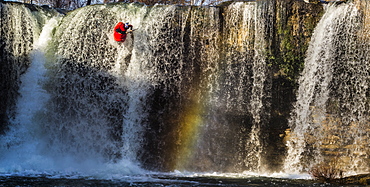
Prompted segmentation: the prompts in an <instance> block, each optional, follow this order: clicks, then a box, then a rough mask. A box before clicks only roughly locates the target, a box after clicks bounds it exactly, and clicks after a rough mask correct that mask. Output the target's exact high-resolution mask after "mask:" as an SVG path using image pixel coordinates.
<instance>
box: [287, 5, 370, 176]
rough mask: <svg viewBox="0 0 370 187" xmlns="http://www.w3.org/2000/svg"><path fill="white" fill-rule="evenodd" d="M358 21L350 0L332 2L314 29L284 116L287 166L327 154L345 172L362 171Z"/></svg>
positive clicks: (363, 72)
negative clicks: (287, 114) (294, 96)
mask: <svg viewBox="0 0 370 187" xmlns="http://www.w3.org/2000/svg"><path fill="white" fill-rule="evenodd" d="M361 21H362V19H361V14H360V12H359V10H358V9H357V7H356V6H355V5H353V4H343V5H338V6H334V5H332V6H328V7H327V8H326V13H325V14H324V16H323V18H322V19H321V21H320V22H319V24H318V25H317V27H316V29H315V31H314V35H313V37H312V40H311V44H310V47H309V49H308V51H307V58H306V60H305V69H304V71H303V73H302V76H301V78H300V80H299V90H298V96H297V102H296V104H295V110H294V111H293V115H292V118H291V121H290V126H291V128H292V135H291V139H290V141H289V142H288V148H289V150H288V156H287V158H286V161H285V170H286V171H288V172H302V171H307V170H308V169H309V168H310V167H312V166H314V165H315V164H318V163H320V162H327V163H330V162H331V161H332V159H333V158H334V159H336V160H338V159H339V160H340V161H339V163H344V164H341V165H340V166H336V167H340V168H341V169H342V170H344V171H345V172H353V171H354V172H364V171H368V169H367V168H368V162H367V161H366V157H367V155H368V154H369V151H368V148H366V147H367V146H364V145H367V144H368V135H367V133H366V129H368V126H369V114H368V106H369V103H368V83H369V68H368V66H369V62H368V60H367V59H368V57H367V56H368V54H366V53H367V52H366V50H367V49H368V47H367V45H368V44H366V43H365V42H364V41H363V40H361V39H360V38H361V37H362V36H363V34H364V33H363V32H360V31H361V30H360V28H361ZM360 46H361V47H360Z"/></svg>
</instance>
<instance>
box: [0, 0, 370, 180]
mask: <svg viewBox="0 0 370 187" xmlns="http://www.w3.org/2000/svg"><path fill="white" fill-rule="evenodd" d="M277 5H279V3H276V1H255V2H230V3H227V4H223V5H220V6H214V7H207V6H201V7H198V6H173V5H155V6H145V5H142V4H138V3H113V4H101V5H94V6H86V7H83V8H80V9H76V10H74V11H70V12H69V13H68V14H67V15H63V16H62V15H60V14H57V13H55V12H54V13H51V12H49V11H46V9H45V8H40V7H38V8H32V7H33V6H31V5H28V6H30V7H26V6H25V5H22V4H14V3H4V4H3V3H0V8H1V12H0V14H1V15H2V17H1V22H0V25H1V35H0V49H3V50H1V51H0V53H1V57H0V59H1V60H2V62H1V63H0V66H1V68H0V71H1V73H0V76H2V77H1V79H0V83H1V85H5V86H4V89H3V90H1V92H0V93H1V94H2V95H0V96H1V97H0V99H1V100H6V105H5V106H2V108H0V112H1V116H0V117H2V119H1V120H3V121H8V122H9V124H8V123H7V122H4V123H2V122H1V124H0V125H1V127H2V129H0V133H2V132H4V133H2V134H1V136H0V139H1V142H0V149H1V153H0V163H2V164H1V165H0V171H2V170H12V171H26V170H27V171H28V170H37V171H42V172H48V171H50V172H57V173H58V172H63V171H66V172H67V173H68V172H82V173H90V174H91V173H94V174H96V172H97V173H100V174H107V175H109V174H112V173H110V172H116V173H119V174H121V173H123V174H137V173H142V172H145V171H144V170H143V169H146V170H154V171H175V170H180V171H193V172H208V171H215V172H239V173H242V172H244V171H250V172H260V173H262V172H266V171H268V170H270V169H272V168H273V170H275V171H276V170H278V169H281V168H280V167H282V165H284V166H283V167H284V168H283V169H284V170H285V171H286V172H304V171H307V170H309V168H310V167H312V166H314V165H315V164H318V163H320V162H326V161H328V162H329V161H330V159H332V158H338V157H340V158H341V161H343V162H342V163H343V166H341V167H343V169H344V170H345V171H347V172H351V171H354V172H362V171H367V170H366V168H367V167H368V162H367V161H366V158H367V156H368V155H369V149H368V148H367V146H365V145H367V144H368V135H367V133H366V132H367V131H368V125H369V120H368V118H369V117H368V116H369V113H368V110H369V101H368V100H369V99H368V97H369V88H368V81H369V69H368V66H369V64H368V61H369V59H368V54H367V50H368V49H369V45H368V42H367V41H368V39H366V38H367V37H368V36H367V35H366V31H367V30H368V29H366V25H365V21H366V20H365V19H362V18H363V14H364V12H361V11H360V10H359V9H358V7H357V6H355V5H353V4H352V3H342V4H340V5H327V6H326V5H325V14H324V15H323V17H322V19H321V21H320V22H319V23H318V25H317V27H316V29H315V31H314V33H313V36H312V38H311V42H310V46H309V49H308V51H307V52H306V59H305V68H304V70H303V72H302V74H301V76H300V79H299V80H298V85H299V88H298V89H297V93H296V94H297V95H296V98H297V101H296V102H295V103H294V109H293V111H290V109H289V108H288V109H282V108H284V107H279V109H274V108H273V106H275V107H276V105H278V104H279V102H281V101H282V100H283V99H281V98H278V99H279V102H274V99H272V98H274V97H281V95H283V94H285V93H290V92H293V89H294V86H291V85H288V86H286V85H276V84H280V82H279V80H280V79H284V80H283V81H281V82H287V83H288V82H289V84H293V81H294V80H289V78H292V77H291V76H290V75H286V74H284V73H282V72H283V71H284V70H283V68H287V69H288V70H289V67H290V66H291V64H283V63H285V60H287V61H289V62H287V63H293V62H294V63H300V62H297V61H298V60H297V59H301V58H303V57H301V56H300V57H299V58H294V57H291V55H292V54H294V53H293V52H292V53H290V52H291V51H289V50H290V49H291V48H292V46H291V44H295V43H294V42H292V41H291V40H294V39H295V38H296V37H301V35H300V34H297V32H299V31H300V29H296V27H300V26H301V27H306V26H307V27H308V25H309V24H313V25H315V24H316V22H315V21H312V20H311V19H310V18H309V16H307V15H305V16H302V17H299V16H298V17H294V18H293V16H292V18H289V19H288V18H286V19H285V18H280V17H279V16H278V15H277V14H278V13H277V11H278V10H277V9H279V8H281V7H278V6H277ZM281 6H283V4H281ZM35 7H37V6H35ZM302 7H303V8H304V10H311V8H312V9H314V8H316V7H319V8H317V10H315V11H316V12H315V15H318V14H319V11H321V10H322V7H320V5H313V4H305V3H304V2H301V1H297V2H295V4H294V10H300V8H302ZM50 11H51V10H50ZM283 11H284V13H282V14H281V15H280V14H279V15H280V16H285V15H287V16H288V15H289V14H291V12H290V10H286V9H284V10H283ZM297 12H299V13H300V11H297ZM12 17H15V18H12ZM300 19H305V20H302V21H301V20H300ZM310 20H311V21H310ZM313 20H316V19H313ZM120 21H123V22H129V23H130V24H132V25H133V26H134V28H135V29H136V30H135V31H134V32H133V33H130V34H128V36H127V40H126V41H125V42H124V43H119V42H116V41H114V39H113V34H112V32H113V31H112V30H113V28H114V26H115V25H116V24H117V23H118V22H120ZM294 21H296V22H297V23H295V22H294ZM24 22H25V23H27V25H29V26H27V27H26V26H24V24H23V23H24ZM277 22H279V23H277ZM280 22H284V23H280ZM285 22H287V23H285ZM288 22H292V23H288ZM293 22H294V23H293ZM8 25H9V26H10V27H9V29H6V28H7V26H8ZM290 26H291V27H292V28H293V29H295V30H294V32H285V31H286V30H284V29H288V27H290ZM285 27H286V28H285ZM313 27H314V26H312V28H313ZM276 28H279V30H277V31H275V30H276ZM310 28H311V27H310ZM310 28H305V29H301V30H303V31H304V34H302V36H303V35H305V36H304V37H306V38H304V39H299V40H296V41H297V43H299V42H301V43H302V42H304V41H305V40H306V39H307V38H309V36H310V34H311V32H312V31H310ZM3 33H4V34H3ZM289 34H292V35H293V36H286V35H289ZM13 36H15V37H13ZM280 37H289V38H280ZM279 42H280V43H284V44H280V43H279ZM290 42H291V43H290ZM307 42H308V41H307ZM275 47H277V48H279V47H281V48H283V50H282V51H289V54H282V53H283V52H282V51H279V49H276V50H275V49H274V50H273V48H275ZM296 47H299V46H296ZM297 51H299V50H297ZM297 51H295V52H297ZM300 52H302V51H300ZM286 53H288V52H286ZM282 59H283V60H282ZM278 60H282V61H284V62H276V61H278ZM3 62H5V63H3ZM280 65H282V66H281V67H280ZM285 65H286V66H285ZM283 66H284V67H283ZM3 78H4V79H3ZM277 79H279V80H278V81H276V80H277ZM7 81H9V82H10V83H7ZM274 86H275V87H279V86H281V87H284V88H282V90H283V89H285V90H284V91H286V90H287V91H286V92H284V93H277V91H276V90H274V89H272V88H273V87H274ZM279 88H280V87H279ZM12 94H14V95H15V96H13V95H12ZM17 94H19V95H17ZM289 98H295V97H294V96H293V95H292V96H290V97H289ZM280 100H281V101H280ZM272 103H273V104H272ZM290 104H291V103H288V104H286V105H284V106H289V105H290ZM289 112H291V117H290V120H289V124H288V122H287V121H288V120H287V119H285V118H286V116H287V115H288V114H289ZM282 113H286V114H282ZM3 116H5V117H3ZM272 118H275V119H272ZM282 118H284V119H282ZM4 119H5V120H4ZM275 122H277V123H279V124H275ZM283 123H285V124H283ZM288 125H289V127H290V130H291V134H290V139H288V138H287V137H286V139H288V143H287V145H286V146H287V147H284V144H283V141H282V140H283V136H284V134H283V133H284V131H285V130H286V128H288ZM272 131H276V132H272ZM287 131H289V130H287ZM279 135H280V136H279ZM273 146H276V147H277V146H279V147H278V148H276V147H273ZM270 148H273V149H272V150H271V149H270ZM285 148H287V153H286V154H287V155H286V160H285V161H284V163H278V162H279V161H270V160H268V158H272V157H275V156H276V157H279V158H277V159H276V160H282V159H284V158H285V155H284V154H285V152H284V151H285V150H284V149H285ZM15 155H16V156H15ZM20 161H24V162H20ZM272 165H273V166H272Z"/></svg>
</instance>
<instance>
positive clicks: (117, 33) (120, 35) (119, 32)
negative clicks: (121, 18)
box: [113, 22, 127, 42]
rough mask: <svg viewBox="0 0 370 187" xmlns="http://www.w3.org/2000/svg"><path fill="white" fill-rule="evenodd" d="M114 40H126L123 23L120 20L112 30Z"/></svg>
mask: <svg viewBox="0 0 370 187" xmlns="http://www.w3.org/2000/svg"><path fill="white" fill-rule="evenodd" d="M113 32H114V33H113V36H114V40H116V41H117V42H124V41H125V40H126V36H127V34H126V29H125V24H124V23H122V22H119V23H117V25H116V26H115V27H114V30H113Z"/></svg>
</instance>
